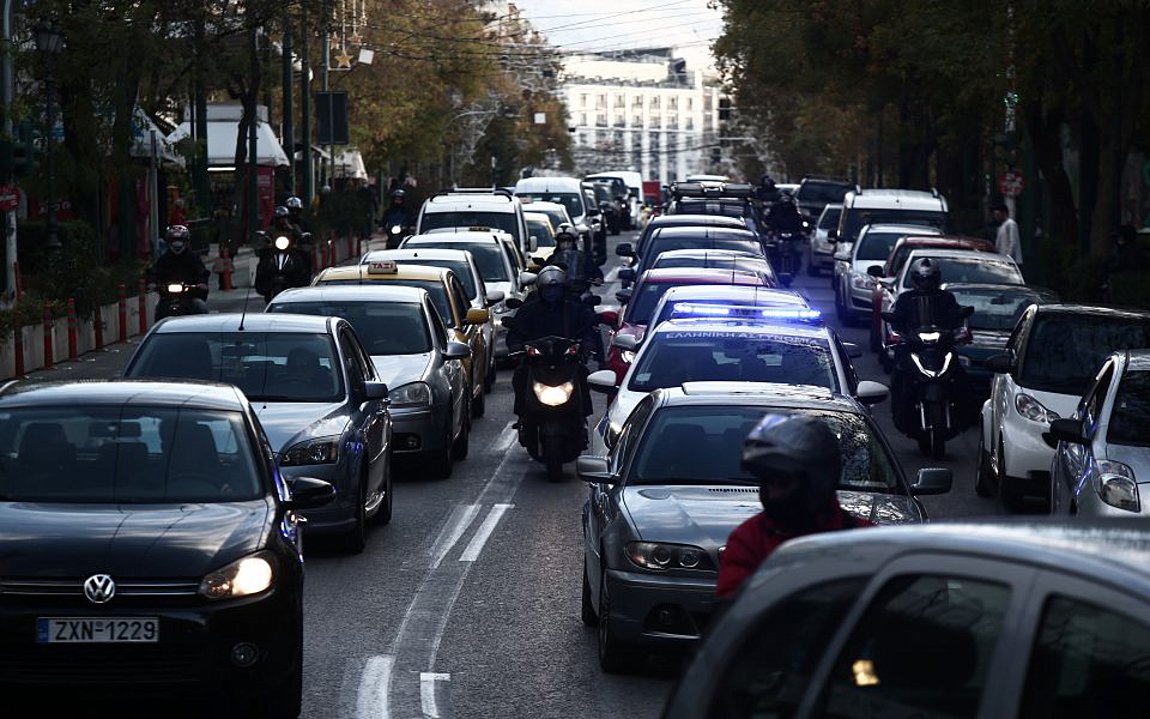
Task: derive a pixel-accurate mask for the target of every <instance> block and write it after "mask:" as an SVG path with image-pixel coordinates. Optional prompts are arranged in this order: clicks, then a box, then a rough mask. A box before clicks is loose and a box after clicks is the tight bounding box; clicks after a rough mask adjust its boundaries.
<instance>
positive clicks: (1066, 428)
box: [1042, 417, 1090, 449]
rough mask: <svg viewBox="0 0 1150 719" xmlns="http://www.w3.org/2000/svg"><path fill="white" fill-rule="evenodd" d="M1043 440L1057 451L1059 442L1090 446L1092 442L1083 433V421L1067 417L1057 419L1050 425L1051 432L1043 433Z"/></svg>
mask: <svg viewBox="0 0 1150 719" xmlns="http://www.w3.org/2000/svg"><path fill="white" fill-rule="evenodd" d="M1042 439H1043V440H1044V441H1045V442H1046V444H1048V445H1049V446H1050V447H1051V448H1054V449H1057V448H1058V443H1059V442H1069V443H1070V444H1089V443H1090V440H1089V439H1088V438H1087V437H1086V433H1085V432H1083V431H1082V420H1078V419H1074V418H1071V417H1067V418H1064V419H1056V420H1054V421H1053V422H1051V423H1050V431H1049V432H1043V433H1042Z"/></svg>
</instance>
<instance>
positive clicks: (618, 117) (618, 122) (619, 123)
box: [613, 112, 627, 127]
mask: <svg viewBox="0 0 1150 719" xmlns="http://www.w3.org/2000/svg"><path fill="white" fill-rule="evenodd" d="M613 124H614V126H615V127H626V126H627V116H626V115H624V114H623V113H621V112H619V113H615V121H614V123H613Z"/></svg>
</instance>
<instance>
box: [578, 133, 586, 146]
mask: <svg viewBox="0 0 1150 719" xmlns="http://www.w3.org/2000/svg"><path fill="white" fill-rule="evenodd" d="M579 144H580V145H581V146H586V144H587V133H585V132H580V133H579Z"/></svg>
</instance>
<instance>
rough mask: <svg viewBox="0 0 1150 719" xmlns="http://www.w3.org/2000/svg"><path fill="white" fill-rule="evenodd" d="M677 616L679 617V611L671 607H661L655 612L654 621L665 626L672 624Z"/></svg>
mask: <svg viewBox="0 0 1150 719" xmlns="http://www.w3.org/2000/svg"><path fill="white" fill-rule="evenodd" d="M678 618H679V613H678V612H676V611H675V609H674V608H673V607H663V608H662V609H660V610H658V611H657V612H655V621H657V622H659V623H660V624H662V625H663V626H666V627H669V626H671V625H672V624H674V623H675V620H677V619H678Z"/></svg>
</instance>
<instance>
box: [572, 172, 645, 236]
mask: <svg viewBox="0 0 1150 719" xmlns="http://www.w3.org/2000/svg"><path fill="white" fill-rule="evenodd" d="M583 179H584V180H592V181H594V180H608V181H611V182H614V181H616V180H619V181H622V183H623V186H624V187H625V188H626V193H625V194H626V195H627V207H628V209H630V211H631V226H630V228H628V229H635V228H637V227H638V226H639V209H640V208H641V207H642V205H643V176H642V175H641V174H639V173H638V172H630V171H627V170H612V171H610V172H597V173H595V174H594V175H588V176H587V177H585V178H583Z"/></svg>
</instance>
